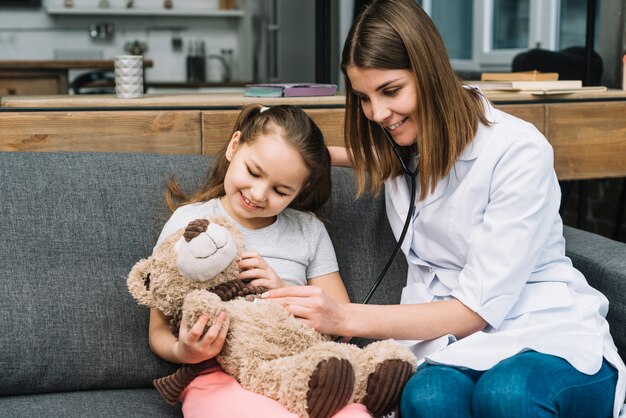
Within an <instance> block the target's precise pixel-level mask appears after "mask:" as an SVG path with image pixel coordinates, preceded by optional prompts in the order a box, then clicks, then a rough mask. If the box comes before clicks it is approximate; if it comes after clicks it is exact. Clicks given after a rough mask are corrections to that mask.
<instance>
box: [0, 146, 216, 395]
mask: <svg viewBox="0 0 626 418" xmlns="http://www.w3.org/2000/svg"><path fill="white" fill-rule="evenodd" d="M0 159H1V161H2V164H0V177H1V178H2V179H3V180H2V182H0V196H1V198H0V213H1V214H2V216H0V231H2V239H1V240H0V259H1V260H2V263H1V264H0V295H2V297H1V298H0V315H1V319H0V351H1V355H0V369H1V370H2V371H3V378H2V379H0V395H14V394H25V393H42V392H50V391H65V390H78V389H103V388H120V387H150V386H151V382H152V379H153V378H155V377H159V376H163V375H165V374H168V373H170V372H172V371H173V370H174V367H173V366H172V365H170V364H168V363H166V362H164V361H161V360H160V359H158V358H157V357H156V356H154V355H153V354H152V353H151V351H150V348H149V346H148V340H147V331H148V314H149V312H148V309H146V308H144V307H140V306H138V305H137V303H136V302H135V301H134V300H133V299H132V297H130V295H129V294H128V290H127V288H126V276H127V275H128V272H129V271H130V269H131V267H132V265H133V264H134V263H135V262H136V261H137V260H139V259H140V258H142V257H145V256H147V255H148V254H149V253H150V251H151V249H152V246H153V245H154V243H155V241H156V238H157V236H158V233H159V230H160V228H161V226H162V224H163V221H164V219H166V217H167V211H166V210H165V206H164V204H163V192H164V187H165V182H166V179H167V178H168V176H169V175H170V174H171V173H172V172H176V173H177V174H178V175H180V176H183V177H185V183H187V184H191V183H196V184H198V183H199V181H200V179H201V178H202V176H203V174H204V167H205V166H206V164H207V162H206V158H203V157H201V156H196V157H191V156H168V157H167V158H165V157H164V156H150V155H140V154H135V155H123V154H63V153H59V154H43V153H42V154H40V153H4V154H2V155H0Z"/></svg>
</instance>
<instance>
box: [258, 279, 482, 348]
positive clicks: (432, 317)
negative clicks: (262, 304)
mask: <svg viewBox="0 0 626 418" xmlns="http://www.w3.org/2000/svg"><path fill="white" fill-rule="evenodd" d="M264 297H265V298H267V299H271V300H273V301H275V302H278V303H280V304H282V305H283V306H285V307H286V309H287V310H288V311H289V312H290V313H292V314H293V315H295V316H296V317H298V318H300V319H301V320H302V321H303V322H304V323H306V324H307V325H309V326H311V327H313V328H315V329H316V330H318V331H320V332H322V333H324V334H330V335H344V336H349V337H355V336H358V337H364V338H395V339H410V340H431V339H434V338H437V337H440V336H442V335H446V334H452V335H454V336H455V337H457V338H463V337H466V336H468V335H470V334H473V333H475V332H477V331H480V330H482V329H484V328H485V326H486V325H487V322H486V321H485V320H484V319H482V318H481V317H480V316H479V315H478V314H476V313H475V312H473V311H472V310H471V309H469V308H468V307H467V306H465V305H464V304H462V303H461V302H460V301H458V300H456V299H450V300H445V301H440V302H432V303H424V304H413V305H362V304H355V303H337V302H335V301H334V300H332V299H331V298H330V297H329V296H328V295H326V294H325V293H324V292H323V291H322V290H321V289H319V288H316V287H313V286H299V287H291V288H282V289H274V290H271V291H268V292H267V293H265V294H264Z"/></svg>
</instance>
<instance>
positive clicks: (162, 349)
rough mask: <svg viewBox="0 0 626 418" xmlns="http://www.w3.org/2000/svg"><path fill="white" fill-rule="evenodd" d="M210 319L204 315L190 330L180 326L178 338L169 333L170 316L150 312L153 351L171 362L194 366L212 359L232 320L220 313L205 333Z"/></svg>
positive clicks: (219, 349)
mask: <svg viewBox="0 0 626 418" xmlns="http://www.w3.org/2000/svg"><path fill="white" fill-rule="evenodd" d="M208 320H209V318H208V316H206V315H201V316H200V318H198V321H196V323H195V324H194V326H193V327H191V328H190V329H189V330H187V328H186V327H185V326H183V325H182V324H181V327H180V330H179V335H178V338H176V337H175V336H174V335H173V334H172V332H171V331H170V328H169V321H168V320H167V317H166V316H165V315H163V313H162V312H161V311H159V310H157V309H150V328H149V334H148V338H149V342H150V348H151V349H152V351H153V352H154V353H155V354H156V355H158V356H159V357H161V358H162V359H164V360H167V361H169V362H171V363H187V364H193V363H199V362H201V361H204V360H208V359H210V358H213V357H215V356H216V355H217V354H218V353H219V352H220V351H221V350H222V347H223V346H224V341H225V340H226V333H227V332H228V325H229V323H230V318H229V317H228V314H227V313H226V312H221V313H220V314H219V315H218V316H217V318H216V319H215V322H214V324H213V325H211V326H210V327H209V329H208V330H206V332H205V327H206V325H207V322H208ZM184 322H185V321H184V318H183V321H182V323H184Z"/></svg>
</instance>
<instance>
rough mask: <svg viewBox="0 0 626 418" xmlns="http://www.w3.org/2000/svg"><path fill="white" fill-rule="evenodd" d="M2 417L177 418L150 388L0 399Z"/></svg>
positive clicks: (174, 410)
mask: <svg viewBox="0 0 626 418" xmlns="http://www.w3.org/2000/svg"><path fill="white" fill-rule="evenodd" d="M1 411H2V412H0V415H1V416H3V417H12V418H33V417H64V418H112V417H124V418H146V417H159V418H161V417H162V418H166V417H181V416H182V413H181V411H180V405H177V406H169V405H168V404H167V403H165V402H163V400H162V399H160V398H159V394H158V393H157V391H155V390H152V389H124V390H90V391H78V392H67V393H49V394H41V395H22V396H8V397H4V398H2V409H1Z"/></svg>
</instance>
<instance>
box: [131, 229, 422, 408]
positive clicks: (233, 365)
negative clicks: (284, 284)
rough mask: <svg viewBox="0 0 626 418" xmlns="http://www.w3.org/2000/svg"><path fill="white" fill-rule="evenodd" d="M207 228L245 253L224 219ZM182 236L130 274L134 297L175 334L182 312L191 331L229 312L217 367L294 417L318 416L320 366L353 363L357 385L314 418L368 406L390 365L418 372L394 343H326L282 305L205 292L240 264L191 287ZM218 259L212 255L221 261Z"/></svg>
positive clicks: (227, 278) (231, 275) (175, 236)
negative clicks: (205, 318)
mask: <svg viewBox="0 0 626 418" xmlns="http://www.w3.org/2000/svg"><path fill="white" fill-rule="evenodd" d="M210 222H215V223H217V224H218V225H221V226H223V227H224V228H225V229H226V230H227V231H228V232H229V233H230V235H231V237H232V238H233V240H234V241H235V243H236V245H237V248H238V249H239V250H241V249H243V240H242V238H241V234H240V233H239V231H238V230H237V229H236V227H235V226H233V225H232V224H231V223H230V222H228V221H227V220H225V219H223V218H211V219H210ZM182 235H183V231H182V230H181V231H178V232H177V233H175V234H173V235H172V236H171V237H170V238H168V239H167V240H165V241H164V242H163V243H162V244H161V245H159V247H158V248H157V249H156V251H155V252H154V254H153V255H152V256H151V257H149V258H148V259H145V260H141V261H139V262H138V263H137V264H136V265H135V266H134V267H133V269H132V271H131V272H130V274H129V277H128V287H129V291H130V293H131V294H132V295H133V296H134V297H135V299H136V300H137V301H138V302H139V303H141V304H143V305H146V306H149V307H151V308H156V309H159V310H161V311H162V312H163V313H164V314H165V315H166V316H168V317H169V318H171V327H172V329H173V331H174V332H175V333H176V332H177V328H178V326H179V324H180V320H181V317H182V313H183V312H185V315H184V316H185V319H186V323H184V324H182V326H186V327H190V326H191V325H192V324H194V323H195V321H196V320H197V318H198V317H199V316H200V315H201V314H203V313H207V314H209V317H210V318H215V316H216V315H217V313H219V312H220V311H222V310H225V311H227V312H229V314H230V317H231V321H230V328H229V332H228V336H227V339H226V343H225V345H224V348H223V349H222V351H221V353H220V354H219V355H218V357H217V360H218V362H219V363H220V365H221V366H222V368H223V369H224V370H225V371H226V372H227V373H228V374H230V375H231V376H233V377H234V378H235V379H237V380H238V381H239V382H240V383H241V384H242V386H243V387H245V388H247V389H249V390H251V391H254V392H257V393H261V394H263V395H265V396H268V397H270V398H273V399H276V400H278V401H279V402H280V403H282V404H283V405H285V407H287V408H288V409H289V410H290V411H292V412H294V413H296V414H298V415H299V416H301V417H305V418H306V417H309V416H310V414H309V411H311V410H315V408H314V405H311V403H313V402H314V401H315V400H314V399H313V398H314V395H313V394H312V392H313V391H312V390H311V382H312V381H317V379H318V378H319V379H320V380H323V379H330V378H328V377H326V373H319V374H318V376H317V377H316V378H315V379H313V378H312V376H313V375H314V374H315V373H316V370H317V371H318V372H319V371H320V370H322V369H321V368H320V365H321V364H322V363H323V362H325V361H327V360H329V359H331V358H334V359H345V360H347V361H348V362H349V365H348V367H349V366H351V368H352V373H353V376H354V382H352V381H348V380H350V379H348V380H346V379H343V380H341V378H339V377H336V378H335V380H341V384H342V385H351V386H350V388H349V390H350V391H351V392H352V395H351V396H349V397H348V398H347V399H343V398H342V399H337V400H336V402H337V405H336V407H335V408H331V409H333V410H331V411H326V412H321V413H316V414H314V415H316V416H320V417H322V416H323V417H326V416H329V414H331V413H333V412H334V411H335V410H336V409H339V408H340V407H341V406H343V405H345V403H346V402H347V401H356V402H362V401H363V400H364V399H366V397H367V396H368V393H367V391H368V386H369V387H370V389H371V388H373V387H374V386H376V385H374V384H369V383H368V382H372V380H368V379H372V376H373V375H374V374H375V372H376V371H377V370H378V371H380V370H383V371H384V372H387V371H389V370H390V373H394V372H395V370H396V369H394V368H388V369H384V368H383V369H381V368H378V369H377V367H378V366H379V365H381V364H382V363H384V362H385V361H387V360H399V361H400V362H401V363H402V364H404V365H408V367H409V368H410V370H411V372H412V371H414V370H415V365H416V359H415V357H414V356H413V355H412V354H411V353H410V351H409V350H407V349H406V348H405V347H403V346H401V345H399V344H397V343H394V342H392V341H381V342H376V343H373V344H370V345H369V346H367V347H365V348H363V349H361V348H359V347H357V346H355V345H351V344H342V343H338V342H333V341H330V339H329V338H328V337H327V336H324V335H322V334H320V333H318V332H317V331H315V330H313V329H312V328H309V327H307V326H305V325H303V324H302V323H301V322H300V321H299V320H297V319H296V318H294V317H293V316H292V315H290V314H289V313H288V312H287V311H286V310H285V309H284V308H283V307H282V306H280V305H278V304H277V303H274V302H270V301H266V300H263V299H258V298H257V299H254V301H249V300H246V299H245V298H243V297H237V298H235V299H233V300H230V301H222V300H221V299H220V297H218V296H217V295H216V294H214V293H211V292H208V291H207V289H212V288H214V287H215V286H217V285H218V284H221V283H226V282H230V281H232V280H235V279H236V278H237V268H236V259H233V260H232V262H231V263H230V265H229V266H228V267H227V268H226V269H225V270H224V271H222V272H221V273H220V274H218V275H217V276H215V277H213V278H212V279H210V280H208V281H205V282H198V281H194V280H190V279H188V278H186V277H184V276H182V275H181V274H180V273H179V271H178V269H177V267H176V265H177V263H176V260H177V256H178V253H177V251H185V248H186V247H185V244H184V238H181V237H182ZM194 239H195V238H194ZM177 243H178V244H177ZM181 243H182V245H181ZM177 245H178V246H177ZM218 253H219V250H218ZM218 253H216V255H215V256H219V254H218ZM388 364H389V363H388ZM323 371H324V372H325V370H323ZM331 371H332V370H331ZM405 371H406V366H405ZM405 374H406V373H405ZM320 376H321V377H320ZM406 378H408V375H406V376H398V379H402V380H403V381H402V382H401V384H402V385H403V384H404V381H405V380H406ZM329 382H330V380H329ZM322 383H323V382H322ZM330 384H332V382H330ZM376 390H377V391H379V392H381V393H375V394H371V393H370V394H369V395H370V396H371V397H376V396H378V397H381V396H382V397H385V396H387V395H386V394H384V393H382V391H381V389H380V388H377V389H376ZM395 392H398V390H397V389H396V390H395ZM389 396H395V398H394V399H390V400H388V401H389V402H391V401H393V402H395V401H396V400H397V396H399V392H398V393H395V394H391V395H389ZM366 405H367V404H366ZM392 406H393V405H392ZM385 409H388V408H387V407H385ZM386 412H388V411H385V413H386Z"/></svg>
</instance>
